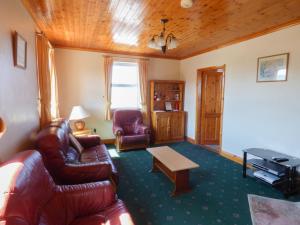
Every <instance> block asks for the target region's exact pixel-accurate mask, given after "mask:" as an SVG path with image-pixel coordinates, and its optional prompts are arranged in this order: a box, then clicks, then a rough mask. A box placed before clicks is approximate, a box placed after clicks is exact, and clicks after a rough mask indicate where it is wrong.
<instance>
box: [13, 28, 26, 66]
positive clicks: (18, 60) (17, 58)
mask: <svg viewBox="0 0 300 225" xmlns="http://www.w3.org/2000/svg"><path fill="white" fill-rule="evenodd" d="M13 55H14V66H15V67H18V68H22V69H26V66H27V41H26V40H25V38H23V37H22V36H21V35H20V34H19V33H18V32H15V33H14V34H13Z"/></svg>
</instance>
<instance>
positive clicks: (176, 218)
mask: <svg viewBox="0 0 300 225" xmlns="http://www.w3.org/2000/svg"><path fill="white" fill-rule="evenodd" d="M169 146H170V147H172V148H174V149H175V150H177V151H178V152H179V153H181V154H183V155H185V156H186V157H188V158H189V159H191V160H193V161H195V162H196V163H198V164H199V165H200V168H198V169H194V170H192V171H191V173H190V184H191V186H192V191H191V192H188V193H186V194H182V195H179V196H177V197H170V194H171V190H172V189H173V184H172V183H171V182H170V181H169V180H168V178H167V177H166V176H165V175H164V174H162V173H149V170H150V169H151V162H152V158H151V155H150V154H149V153H148V152H147V151H145V150H137V151H129V152H122V153H119V157H115V158H114V160H115V163H116V165H117V167H118V170H119V173H120V184H119V187H118V195H119V198H120V199H122V200H124V201H125V203H126V205H127V207H128V208H129V211H130V212H131V214H132V216H133V218H134V220H135V222H136V224H137V225H183V224H187V225H220V224H224V225H251V218H250V212H249V206H248V199H247V194H248V193H250V194H257V195H262V196H266V197H273V198H282V195H281V193H280V192H278V191H277V190H274V189H272V188H271V187H270V186H267V185H265V184H263V183H260V182H258V181H256V180H255V179H252V178H247V179H244V178H242V167H241V165H239V164H236V163H234V162H232V161H230V160H227V159H225V158H223V157H221V156H219V155H217V154H215V153H213V152H209V151H207V150H205V149H202V148H200V147H198V146H195V145H192V144H190V143H187V142H181V143H175V144H170V145H169ZM108 148H109V149H111V148H114V146H108ZM289 200H291V201H296V200H298V201H299V200H300V198H299V196H297V197H291V198H290V199H289Z"/></svg>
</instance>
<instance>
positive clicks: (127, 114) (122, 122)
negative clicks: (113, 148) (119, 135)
mask: <svg viewBox="0 0 300 225" xmlns="http://www.w3.org/2000/svg"><path fill="white" fill-rule="evenodd" d="M142 123H143V116H142V113H141V111H140V110H133V109H131V110H130V109H128V110H116V111H115V112H114V115H113V125H114V126H119V127H121V128H123V130H124V133H125V135H131V134H137V133H138V125H140V124H142Z"/></svg>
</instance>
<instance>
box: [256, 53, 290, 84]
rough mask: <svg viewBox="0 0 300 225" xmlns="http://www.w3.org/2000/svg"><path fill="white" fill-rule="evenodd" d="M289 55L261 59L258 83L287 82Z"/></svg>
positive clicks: (258, 65)
mask: <svg viewBox="0 0 300 225" xmlns="http://www.w3.org/2000/svg"><path fill="white" fill-rule="evenodd" d="M288 64H289V53H283V54H277V55H271V56H265V57H259V58H258V59H257V77H256V82H279V81H287V75H288Z"/></svg>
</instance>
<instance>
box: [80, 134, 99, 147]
mask: <svg viewBox="0 0 300 225" xmlns="http://www.w3.org/2000/svg"><path fill="white" fill-rule="evenodd" d="M76 139H77V140H78V141H79V143H80V144H81V145H82V147H83V148H91V147H94V146H96V145H100V144H101V138H100V137H99V136H98V135H90V136H87V137H76Z"/></svg>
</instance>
